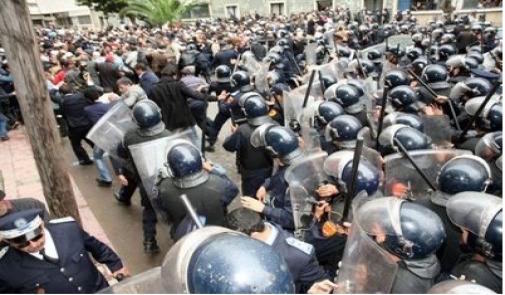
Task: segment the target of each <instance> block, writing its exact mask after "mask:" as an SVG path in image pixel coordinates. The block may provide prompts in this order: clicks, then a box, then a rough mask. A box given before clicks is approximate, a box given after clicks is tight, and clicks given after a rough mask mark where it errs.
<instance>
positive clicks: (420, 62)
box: [411, 56, 428, 75]
mask: <svg viewBox="0 0 505 295" xmlns="http://www.w3.org/2000/svg"><path fill="white" fill-rule="evenodd" d="M427 65H428V59H427V58H426V57H424V56H423V57H419V58H417V59H415V60H414V61H413V62H412V63H411V66H412V69H413V70H414V72H415V73H416V74H417V75H421V73H422V72H423V70H424V68H425V67H426V66H427Z"/></svg>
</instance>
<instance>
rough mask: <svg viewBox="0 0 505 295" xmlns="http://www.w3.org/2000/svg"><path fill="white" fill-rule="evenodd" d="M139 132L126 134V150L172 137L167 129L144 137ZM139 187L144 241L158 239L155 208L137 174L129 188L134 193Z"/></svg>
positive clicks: (137, 130) (134, 131)
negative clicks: (140, 144)
mask: <svg viewBox="0 0 505 295" xmlns="http://www.w3.org/2000/svg"><path fill="white" fill-rule="evenodd" d="M139 131H140V130H139V129H136V130H132V131H129V132H127V133H126V135H125V137H124V145H125V148H128V146H130V145H134V144H139V143H142V142H147V141H151V140H155V139H158V138H162V137H166V136H169V135H170V132H169V131H168V130H166V129H164V130H163V131H161V132H160V133H158V134H156V135H152V136H146V135H142V134H141V133H140V132H139ZM128 154H129V151H128ZM129 159H130V161H132V160H131V159H132V157H131V155H130V154H129ZM131 165H132V166H133V167H135V165H134V164H133V163H131ZM137 185H138V187H139V193H140V198H141V199H140V201H141V205H142V207H144V210H143V211H142V229H143V231H144V241H148V240H153V239H155V237H156V222H157V218H156V212H155V211H154V208H153V206H152V204H151V202H150V201H149V197H148V196H147V193H146V191H145V189H144V187H143V185H142V182H141V181H140V178H139V176H138V173H135V178H134V179H132V187H130V179H128V187H129V188H130V190H131V192H132V193H133V192H134V191H135V187H136V186H137Z"/></svg>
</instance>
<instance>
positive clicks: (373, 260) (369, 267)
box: [335, 196, 398, 294]
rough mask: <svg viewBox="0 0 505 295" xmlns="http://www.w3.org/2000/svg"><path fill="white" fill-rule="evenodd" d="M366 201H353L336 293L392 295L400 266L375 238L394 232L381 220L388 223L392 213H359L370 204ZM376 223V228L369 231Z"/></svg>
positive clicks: (364, 197)
mask: <svg viewBox="0 0 505 295" xmlns="http://www.w3.org/2000/svg"><path fill="white" fill-rule="evenodd" d="M367 200H368V198H367V197H366V196H359V197H356V198H355V199H354V200H353V216H354V218H353V222H352V227H351V232H350V234H349V237H348V238H347V243H346V244H345V249H344V255H343V257H342V261H341V262H342V263H341V265H342V266H341V267H340V268H339V270H338V275H337V279H336V283H337V285H338V288H337V289H336V290H335V293H352V294H355V293H365V294H366V293H368V294H374V293H384V294H387V293H390V291H391V288H392V286H393V283H394V280H395V278H396V273H397V270H398V265H397V264H396V262H395V260H394V259H393V258H394V257H393V256H392V255H391V254H390V253H388V252H387V251H386V250H384V249H383V248H381V247H380V246H379V245H378V244H377V243H376V241H375V240H374V236H378V235H379V234H387V233H390V232H391V231H392V228H390V227H387V226H382V224H381V222H380V221H381V219H383V220H384V219H386V220H387V217H388V215H387V214H388V213H389V212H387V211H384V212H377V213H380V214H366V213H364V212H362V211H361V210H359V209H360V208H361V207H363V205H364V204H367V202H366V201H367ZM375 200H378V199H375ZM370 202H372V201H370ZM362 204H363V205H362ZM380 211H382V210H380ZM374 221H375V224H376V228H369V227H370V224H372V223H373V222H374ZM379 232H380V233H379Z"/></svg>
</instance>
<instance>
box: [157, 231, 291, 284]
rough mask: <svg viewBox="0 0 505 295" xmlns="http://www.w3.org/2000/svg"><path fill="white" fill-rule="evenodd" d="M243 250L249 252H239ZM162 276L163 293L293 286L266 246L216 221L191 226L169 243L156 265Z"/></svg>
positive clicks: (277, 257)
mask: <svg viewBox="0 0 505 295" xmlns="http://www.w3.org/2000/svg"><path fill="white" fill-rule="evenodd" d="M244 249H248V250H249V251H250V253H248V255H244ZM181 257H184V259H181ZM161 277H162V278H163V279H162V285H163V287H164V289H165V290H164V291H165V292H166V293H181V294H182V293H184V294H191V293H193V294H243V293H258V294H264V293H294V291H295V289H294V282H293V277H292V275H291V273H290V272H289V269H288V266H287V264H286V262H285V261H284V259H282V257H281V256H280V255H279V254H278V253H277V252H276V251H275V250H274V249H273V248H272V247H271V246H269V245H267V244H266V243H263V242H261V241H258V240H255V239H253V238H251V237H248V236H246V235H244V234H241V233H238V232H235V231H232V230H230V229H226V228H222V227H217V226H206V227H204V228H202V229H198V230H196V231H193V232H191V233H189V234H188V235H186V236H185V237H184V238H183V239H181V240H179V241H178V242H177V243H176V244H175V245H173V246H172V247H171V248H170V250H169V251H168V253H167V254H166V256H165V259H164V261H163V264H162V266H161ZM265 282H268V283H265Z"/></svg>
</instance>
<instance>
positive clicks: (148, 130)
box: [138, 121, 165, 136]
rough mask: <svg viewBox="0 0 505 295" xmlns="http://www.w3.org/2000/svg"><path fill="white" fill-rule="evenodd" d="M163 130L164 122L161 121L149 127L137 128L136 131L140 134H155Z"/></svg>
mask: <svg viewBox="0 0 505 295" xmlns="http://www.w3.org/2000/svg"><path fill="white" fill-rule="evenodd" d="M163 130H165V123H163V121H161V122H159V123H158V124H156V125H155V126H153V127H151V128H139V129H138V133H139V134H140V135H141V136H155V135H158V134H160V133H161V132H163Z"/></svg>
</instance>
